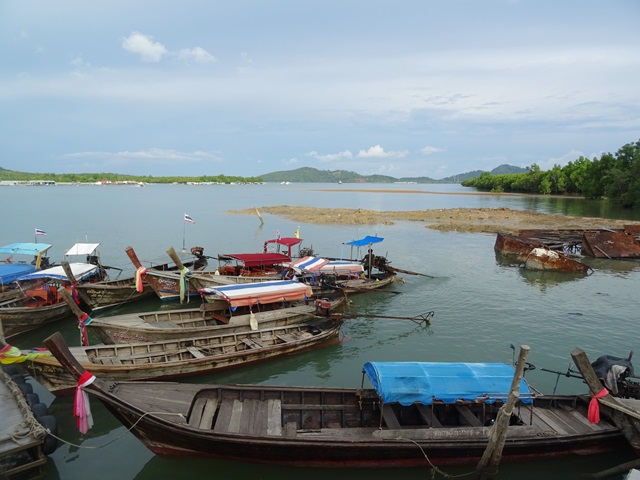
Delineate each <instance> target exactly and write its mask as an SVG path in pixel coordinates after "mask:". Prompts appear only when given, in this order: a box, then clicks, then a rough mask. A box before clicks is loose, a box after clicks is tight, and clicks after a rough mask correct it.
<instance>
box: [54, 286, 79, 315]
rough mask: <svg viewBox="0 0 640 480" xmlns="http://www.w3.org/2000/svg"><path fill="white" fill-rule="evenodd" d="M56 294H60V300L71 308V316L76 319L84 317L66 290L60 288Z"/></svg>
mask: <svg viewBox="0 0 640 480" xmlns="http://www.w3.org/2000/svg"><path fill="white" fill-rule="evenodd" d="M58 292H59V293H60V296H61V297H62V299H63V300H64V301H65V302H67V305H69V308H71V311H72V312H73V314H74V315H75V316H76V317H78V319H80V318H82V317H83V316H84V312H83V311H82V310H81V309H80V307H78V305H76V302H74V301H73V298H71V294H70V293H69V291H68V290H67V289H66V288H61V289H60V290H58Z"/></svg>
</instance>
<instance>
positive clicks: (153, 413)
mask: <svg viewBox="0 0 640 480" xmlns="http://www.w3.org/2000/svg"><path fill="white" fill-rule="evenodd" d="M147 415H175V416H178V417H180V418H182V419H184V420H186V419H185V417H184V415H183V414H181V413H170V412H146V413H144V414H143V415H142V416H141V417H140V418H139V419H138V420H136V422H135V423H134V424H133V425H131V427H129V428H127V429H125V431H124V432H122V434H121V435H119V436H118V437H116V438H114V439H113V440H110V441H108V442H107V443H105V444H104V445H97V446H93V445H78V444H75V443H73V442H69V441H67V440H65V439H64V438H60V437H58V436H57V435H54V434H53V433H51V432H50V431H49V429H46V428H45V429H44V430H45V431H46V432H47V433H48V434H49V435H51V436H52V437H53V438H55V439H57V440H59V441H60V442H62V443H66V444H67V445H70V446H72V447H76V448H87V449H96V450H97V449H100V448H104V447H107V446H109V445H111V444H112V443H114V442H117V441H118V440H120V439H121V438H122V437H124V436H125V435H126V434H127V433H129V432H131V430H133V429H134V428H135V427H136V425H138V423H140V421H141V420H142V419H143V418H144V417H146V416H147Z"/></svg>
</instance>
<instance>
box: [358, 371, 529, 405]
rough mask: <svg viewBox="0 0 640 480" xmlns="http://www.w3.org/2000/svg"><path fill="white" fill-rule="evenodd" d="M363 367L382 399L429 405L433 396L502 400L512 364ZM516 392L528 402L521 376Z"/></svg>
mask: <svg viewBox="0 0 640 480" xmlns="http://www.w3.org/2000/svg"><path fill="white" fill-rule="evenodd" d="M363 371H364V372H365V373H366V374H367V376H368V377H369V379H370V380H371V383H372V384H373V387H374V388H375V390H376V392H377V393H378V395H379V396H380V397H381V398H382V401H383V403H393V402H397V403H400V404H401V405H411V404H413V403H415V402H418V403H422V404H423V405H431V404H432V403H433V401H434V400H437V401H440V402H444V403H455V402H456V401H457V400H464V401H474V400H477V399H483V400H484V401H486V402H487V403H493V402H495V401H496V400H502V401H506V399H507V397H508V396H509V390H510V389H511V382H512V381H513V376H514V373H515V369H514V367H512V366H511V365H507V364H505V363H446V362H433V363H430V362H367V363H365V364H364V367H363ZM519 392H520V400H521V401H522V402H523V403H532V398H531V391H530V390H529V387H528V385H527V383H526V382H525V381H524V379H523V380H522V382H521V384H520V390H519Z"/></svg>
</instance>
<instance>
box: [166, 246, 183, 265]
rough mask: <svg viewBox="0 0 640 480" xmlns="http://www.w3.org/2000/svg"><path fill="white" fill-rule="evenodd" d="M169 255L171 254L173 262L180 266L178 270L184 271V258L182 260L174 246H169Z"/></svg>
mask: <svg viewBox="0 0 640 480" xmlns="http://www.w3.org/2000/svg"><path fill="white" fill-rule="evenodd" d="M167 255H169V257H170V258H171V260H172V261H173V263H175V264H176V267H178V270H180V271H182V269H183V268H184V264H183V263H182V260H180V257H179V256H178V254H177V253H176V250H175V249H174V248H173V247H169V248H167Z"/></svg>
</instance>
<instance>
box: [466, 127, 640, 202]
mask: <svg viewBox="0 0 640 480" xmlns="http://www.w3.org/2000/svg"><path fill="white" fill-rule="evenodd" d="M462 185H464V186H465V187H475V188H477V189H479V190H485V191H491V192H518V193H542V194H554V195H582V196H584V197H585V198H589V199H602V198H610V199H612V200H613V201H615V202H616V203H618V204H619V205H621V206H622V207H625V208H633V207H635V206H638V205H640V140H639V141H637V142H636V143H628V144H626V145H624V146H623V147H622V148H620V150H618V151H617V152H616V154H615V155H612V154H611V153H605V154H603V155H601V156H600V158H599V159H598V158H594V159H593V160H589V159H588V158H585V157H580V158H578V159H577V160H575V161H573V162H569V163H568V164H567V165H565V166H564V167H560V166H559V165H554V167H553V168H552V169H551V170H547V171H541V170H540V167H538V166H537V165H536V164H535V163H534V164H533V165H531V166H530V167H528V168H527V172H526V173H512V174H504V175H491V174H489V173H483V174H481V175H480V176H479V177H477V178H473V179H469V180H465V181H463V182H462Z"/></svg>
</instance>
